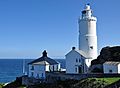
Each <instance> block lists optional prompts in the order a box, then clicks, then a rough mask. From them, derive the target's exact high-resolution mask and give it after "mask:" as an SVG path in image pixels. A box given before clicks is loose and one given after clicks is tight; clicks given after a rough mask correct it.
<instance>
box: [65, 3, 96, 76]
mask: <svg viewBox="0 0 120 88" xmlns="http://www.w3.org/2000/svg"><path fill="white" fill-rule="evenodd" d="M96 22H97V18H96V17H94V16H93V13H92V9H91V8H90V5H89V4H86V5H85V8H84V9H83V11H82V15H81V17H80V18H79V19H78V24H79V38H78V40H79V44H78V45H79V46H78V49H76V48H75V47H73V48H72V50H71V51H70V52H68V53H67V54H66V55H65V57H66V73H73V74H79V73H88V72H89V68H90V65H91V61H92V60H94V59H96V58H97V34H96Z"/></svg>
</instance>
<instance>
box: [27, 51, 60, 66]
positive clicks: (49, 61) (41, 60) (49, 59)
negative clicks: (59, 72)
mask: <svg viewBox="0 0 120 88" xmlns="http://www.w3.org/2000/svg"><path fill="white" fill-rule="evenodd" d="M43 61H44V62H45V61H46V62H48V63H49V64H50V65H54V64H59V63H58V62H57V61H55V60H53V59H51V58H49V57H47V52H46V51H44V52H43V56H42V57H40V58H38V59H36V60H34V61H32V62H30V63H28V64H34V63H39V62H43Z"/></svg>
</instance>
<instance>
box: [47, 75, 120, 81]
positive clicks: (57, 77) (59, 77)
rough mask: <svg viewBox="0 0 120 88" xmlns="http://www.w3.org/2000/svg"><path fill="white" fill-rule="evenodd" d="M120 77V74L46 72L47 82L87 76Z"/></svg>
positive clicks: (79, 78)
mask: <svg viewBox="0 0 120 88" xmlns="http://www.w3.org/2000/svg"><path fill="white" fill-rule="evenodd" d="M104 77H120V74H66V73H46V82H48V83H51V82H56V81H57V80H67V79H74V80H81V79H85V78H104Z"/></svg>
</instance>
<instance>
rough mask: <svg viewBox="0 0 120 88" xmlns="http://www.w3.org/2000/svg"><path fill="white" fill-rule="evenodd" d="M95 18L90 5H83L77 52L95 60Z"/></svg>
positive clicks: (79, 21)
mask: <svg viewBox="0 0 120 88" xmlns="http://www.w3.org/2000/svg"><path fill="white" fill-rule="evenodd" d="M96 22H97V18H96V17H94V16H93V15H92V10H91V8H90V5H89V4H87V5H85V8H84V10H83V11H82V16H81V17H80V18H79V20H78V23H79V50H82V51H83V52H85V53H86V55H87V56H88V59H92V60H93V59H96V58H97V34H96Z"/></svg>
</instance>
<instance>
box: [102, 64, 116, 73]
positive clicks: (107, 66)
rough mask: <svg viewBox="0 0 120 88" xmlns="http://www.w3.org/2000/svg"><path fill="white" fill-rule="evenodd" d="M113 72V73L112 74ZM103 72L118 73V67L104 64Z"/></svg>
mask: <svg viewBox="0 0 120 88" xmlns="http://www.w3.org/2000/svg"><path fill="white" fill-rule="evenodd" d="M110 70H112V72H110ZM103 71H104V73H110V74H112V73H118V66H116V65H109V64H103Z"/></svg>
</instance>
